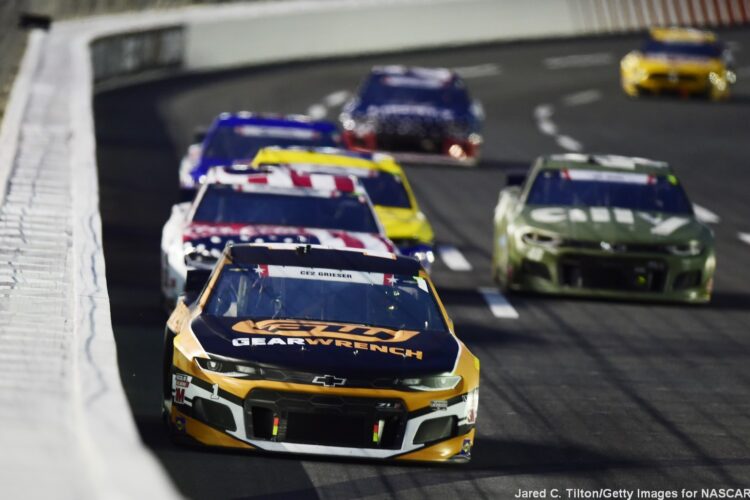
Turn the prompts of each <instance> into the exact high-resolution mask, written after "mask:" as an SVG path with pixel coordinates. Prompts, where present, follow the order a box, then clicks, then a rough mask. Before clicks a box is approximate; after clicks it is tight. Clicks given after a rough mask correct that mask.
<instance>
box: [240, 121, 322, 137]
mask: <svg viewBox="0 0 750 500" xmlns="http://www.w3.org/2000/svg"><path fill="white" fill-rule="evenodd" d="M234 133H235V134H237V135H241V136H244V137H273V138H274V139H307V140H311V139H316V138H317V137H318V136H320V133H319V132H316V131H315V130H311V129H304V128H292V127H268V126H265V127H264V126H260V125H239V126H237V127H234Z"/></svg>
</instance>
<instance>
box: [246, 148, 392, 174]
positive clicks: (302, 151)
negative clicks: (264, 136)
mask: <svg viewBox="0 0 750 500" xmlns="http://www.w3.org/2000/svg"><path fill="white" fill-rule="evenodd" d="M294 164H300V165H310V166H320V167H351V168H364V169H368V170H378V171H381V172H388V173H392V174H400V173H401V172H402V169H401V167H400V166H399V165H398V164H397V163H396V162H395V160H394V159H393V157H391V156H390V155H386V154H383V153H360V152H355V151H349V150H346V149H338V148H298V147H292V148H279V147H267V148H262V149H261V150H260V151H258V154H256V155H255V158H254V159H253V161H252V165H253V166H254V167H260V166H263V165H294Z"/></svg>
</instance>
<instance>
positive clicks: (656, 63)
mask: <svg viewBox="0 0 750 500" xmlns="http://www.w3.org/2000/svg"><path fill="white" fill-rule="evenodd" d="M634 54H635V56H636V60H637V61H638V63H639V65H640V67H641V68H643V69H644V70H646V71H649V72H659V71H665V72H668V71H683V72H690V73H709V72H711V71H721V70H722V68H723V67H724V65H723V63H722V62H721V60H720V59H717V58H711V57H694V56H693V57H691V56H680V55H673V54H669V55H668V54H659V53H641V52H636V53H634Z"/></svg>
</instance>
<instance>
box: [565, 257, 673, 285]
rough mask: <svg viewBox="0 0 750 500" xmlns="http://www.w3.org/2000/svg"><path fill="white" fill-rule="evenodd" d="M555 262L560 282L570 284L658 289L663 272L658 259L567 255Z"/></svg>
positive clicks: (663, 268)
mask: <svg viewBox="0 0 750 500" xmlns="http://www.w3.org/2000/svg"><path fill="white" fill-rule="evenodd" d="M559 266H560V268H559V280H560V285H563V286H569V287H572V288H588V289H602V290H623V291H631V292H662V291H664V285H665V282H666V275H667V266H666V264H665V263H664V262H663V261H661V260H658V259H632V258H622V257H611V258H607V257H592V256H588V255H570V256H566V257H563V258H562V259H561V260H560V264H559Z"/></svg>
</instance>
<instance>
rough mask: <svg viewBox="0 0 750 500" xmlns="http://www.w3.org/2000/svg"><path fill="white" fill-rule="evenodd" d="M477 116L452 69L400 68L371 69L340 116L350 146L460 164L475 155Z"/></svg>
mask: <svg viewBox="0 0 750 500" xmlns="http://www.w3.org/2000/svg"><path fill="white" fill-rule="evenodd" d="M482 119H483V112H482V107H481V105H480V104H479V102H477V101H472V100H471V98H470V97H469V93H468V91H467V90H466V86H465V84H464V82H463V80H462V79H461V77H459V76H458V74H456V72H454V71H452V70H449V69H446V68H418V67H404V66H383V67H378V66H376V67H375V68H373V69H372V71H371V72H370V74H369V75H368V76H367V78H366V79H365V81H364V83H363V84H362V86H361V87H360V90H359V93H358V94H357V95H356V96H355V97H353V98H352V99H351V100H350V101H349V102H347V103H346V104H345V105H344V108H343V111H342V113H341V116H340V120H341V124H342V127H343V130H344V133H343V140H344V143H345V144H346V146H347V147H349V148H350V149H354V150H358V151H373V150H382V151H387V152H389V153H392V154H394V156H396V157H397V158H398V159H400V160H404V161H410V160H423V159H427V160H429V161H435V160H436V159H440V158H444V159H449V160H451V161H459V162H465V163H475V162H476V161H477V160H478V158H479V148H480V145H481V144H482V136H481V123H482ZM424 155H429V156H427V157H425V156H424Z"/></svg>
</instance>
